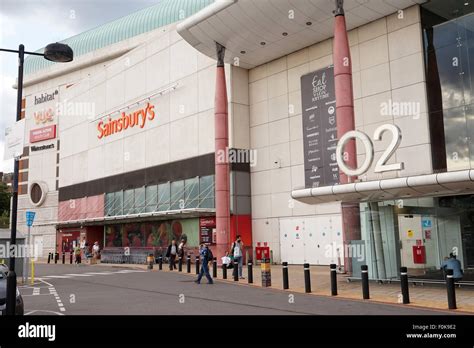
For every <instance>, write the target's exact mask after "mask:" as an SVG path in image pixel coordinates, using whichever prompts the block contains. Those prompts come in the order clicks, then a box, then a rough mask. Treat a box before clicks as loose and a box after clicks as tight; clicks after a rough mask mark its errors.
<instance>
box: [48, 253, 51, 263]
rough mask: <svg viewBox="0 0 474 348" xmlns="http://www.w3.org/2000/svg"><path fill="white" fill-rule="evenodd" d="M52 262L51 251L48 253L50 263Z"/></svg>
mask: <svg viewBox="0 0 474 348" xmlns="http://www.w3.org/2000/svg"><path fill="white" fill-rule="evenodd" d="M50 262H51V253H49V254H48V263H50Z"/></svg>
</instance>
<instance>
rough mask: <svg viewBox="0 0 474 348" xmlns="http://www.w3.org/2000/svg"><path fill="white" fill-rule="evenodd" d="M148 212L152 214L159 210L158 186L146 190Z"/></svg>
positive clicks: (148, 187)
mask: <svg viewBox="0 0 474 348" xmlns="http://www.w3.org/2000/svg"><path fill="white" fill-rule="evenodd" d="M145 203H146V212H147V213H152V212H154V211H156V210H157V209H158V186H157V185H153V186H147V187H146V188H145Z"/></svg>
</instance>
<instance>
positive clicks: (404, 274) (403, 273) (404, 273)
mask: <svg viewBox="0 0 474 348" xmlns="http://www.w3.org/2000/svg"><path fill="white" fill-rule="evenodd" d="M400 286H401V287H402V297H403V303H404V304H407V303H410V295H409V293H408V269H407V268H406V267H400Z"/></svg>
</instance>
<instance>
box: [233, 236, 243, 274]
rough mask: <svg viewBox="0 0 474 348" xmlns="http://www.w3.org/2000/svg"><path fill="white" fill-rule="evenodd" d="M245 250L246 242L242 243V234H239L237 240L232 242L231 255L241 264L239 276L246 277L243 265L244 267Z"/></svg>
mask: <svg viewBox="0 0 474 348" xmlns="http://www.w3.org/2000/svg"><path fill="white" fill-rule="evenodd" d="M243 250H244V243H242V239H241V238H240V235H237V237H236V239H235V242H234V243H232V249H231V255H233V256H234V263H238V264H239V278H240V279H244V277H243V276H242V267H243Z"/></svg>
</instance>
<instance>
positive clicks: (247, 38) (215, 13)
mask: <svg viewBox="0 0 474 348" xmlns="http://www.w3.org/2000/svg"><path fill="white" fill-rule="evenodd" d="M424 2H426V0H364V1H361V0H345V1H344V9H345V14H346V21H347V28H348V30H350V29H353V28H356V27H359V26H361V25H364V24H367V23H369V22H372V21H374V20H376V19H379V18H382V17H385V16H388V15H390V14H392V13H395V12H397V11H398V10H401V9H405V8H408V7H410V6H413V5H415V4H421V3H424ZM334 9H335V1H334V0H219V1H216V2H214V3H213V4H211V5H209V6H207V7H205V8H203V9H202V10H201V11H199V12H197V13H195V14H194V15H192V16H191V17H188V18H187V19H186V20H184V21H183V22H181V23H179V24H178V26H177V30H178V33H179V34H180V35H181V36H182V37H183V38H184V39H185V40H186V41H187V42H188V43H189V44H191V45H192V46H193V47H194V48H196V49H197V50H199V51H200V52H202V53H204V54H205V55H207V56H209V57H212V58H214V59H216V52H215V50H216V49H215V47H216V45H215V42H218V43H220V44H221V45H223V46H225V47H226V52H227V53H226V63H230V64H236V63H237V60H236V58H238V64H239V66H241V67H243V68H247V69H249V68H253V67H255V66H258V65H261V64H264V63H266V62H269V61H272V60H274V59H276V58H279V57H281V56H284V55H287V54H290V53H292V52H294V51H297V50H299V49H302V48H304V47H307V46H310V45H312V44H314V43H317V42H320V41H323V40H325V39H328V38H331V37H333V22H334V15H333V13H332V11H333V10H334Z"/></svg>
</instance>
